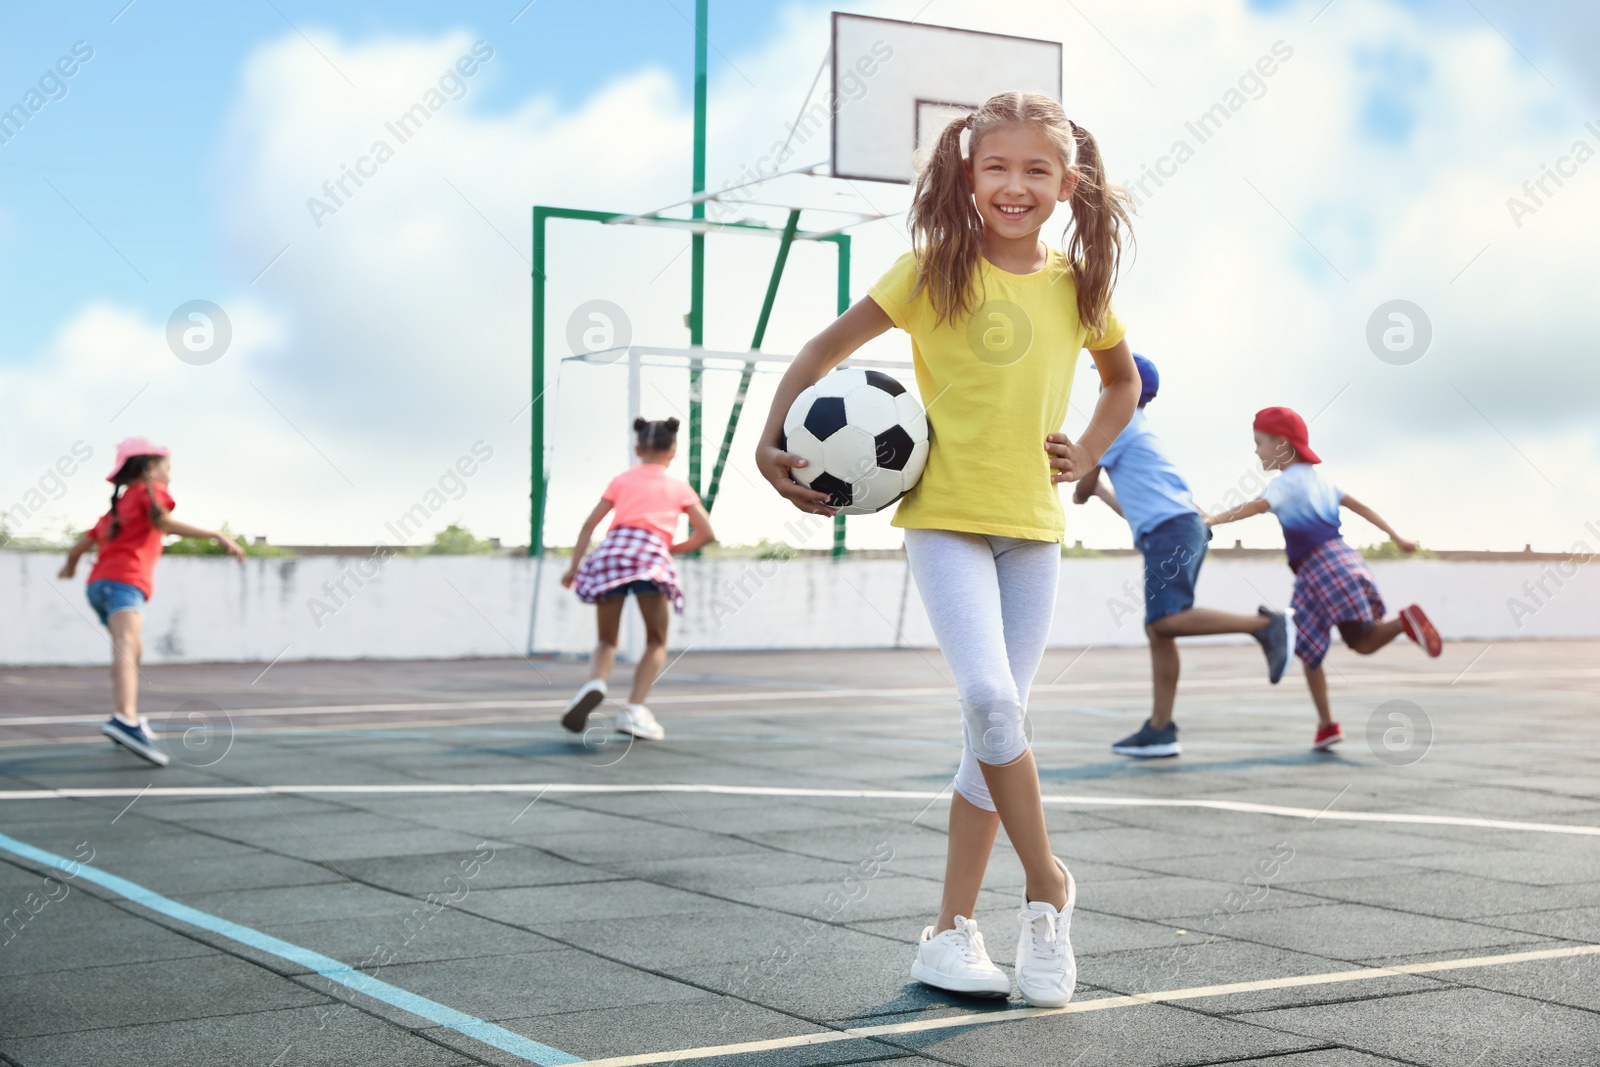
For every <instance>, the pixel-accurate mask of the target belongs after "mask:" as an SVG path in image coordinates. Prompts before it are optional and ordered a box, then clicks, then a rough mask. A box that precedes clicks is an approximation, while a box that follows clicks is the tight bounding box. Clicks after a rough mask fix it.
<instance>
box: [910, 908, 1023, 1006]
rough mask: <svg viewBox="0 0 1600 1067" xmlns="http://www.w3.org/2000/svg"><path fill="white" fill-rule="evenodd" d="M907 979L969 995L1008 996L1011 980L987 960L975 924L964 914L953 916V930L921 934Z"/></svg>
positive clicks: (930, 929) (929, 929)
mask: <svg viewBox="0 0 1600 1067" xmlns="http://www.w3.org/2000/svg"><path fill="white" fill-rule="evenodd" d="M911 977H912V978H915V979H916V980H917V981H919V982H921V983H922V984H923V985H929V986H932V987H933V988H935V989H945V990H948V991H950V992H952V993H966V994H968V995H969V996H988V997H1009V996H1010V995H1011V979H1009V978H1007V977H1006V972H1004V971H1002V970H1001V969H1000V968H998V967H996V966H995V965H994V962H993V961H992V960H990V959H989V953H988V950H986V949H985V948H984V947H983V935H982V934H980V933H978V924H977V923H975V922H973V921H972V920H971V919H969V918H967V917H966V916H965V915H957V916H956V928H955V929H954V930H946V931H945V932H944V933H942V934H937V935H936V934H934V932H933V927H931V926H930V927H928V928H927V929H925V930H923V931H922V941H921V943H920V944H918V945H917V959H916V962H915V963H913V964H912V965H911Z"/></svg>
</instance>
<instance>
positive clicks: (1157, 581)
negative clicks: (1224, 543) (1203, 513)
mask: <svg viewBox="0 0 1600 1067" xmlns="http://www.w3.org/2000/svg"><path fill="white" fill-rule="evenodd" d="M1210 540H1211V527H1209V526H1207V525H1206V523H1205V520H1204V519H1202V518H1201V517H1200V516H1199V515H1198V514H1190V515H1175V516H1173V517H1172V518H1170V519H1167V520H1166V521H1165V522H1162V523H1160V524H1158V525H1157V526H1156V527H1155V528H1154V529H1153V530H1151V531H1150V532H1149V533H1146V534H1145V535H1144V536H1143V537H1141V538H1140V539H1139V551H1141V552H1143V553H1144V621H1145V624H1146V625H1149V624H1150V623H1152V622H1155V621H1156V620H1157V619H1164V618H1166V617H1167V616H1168V615H1176V614H1177V613H1178V612H1180V611H1188V610H1189V609H1190V608H1192V607H1194V583H1195V581H1196V580H1197V579H1198V578H1199V577H1200V564H1201V563H1203V562H1205V558H1206V543H1207V542H1209V541H1210Z"/></svg>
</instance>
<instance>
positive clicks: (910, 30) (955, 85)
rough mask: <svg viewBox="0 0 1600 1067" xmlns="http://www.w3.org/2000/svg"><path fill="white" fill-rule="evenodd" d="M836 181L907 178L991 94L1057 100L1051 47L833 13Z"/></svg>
mask: <svg viewBox="0 0 1600 1067" xmlns="http://www.w3.org/2000/svg"><path fill="white" fill-rule="evenodd" d="M832 55H833V85H832V88H833V97H832V101H833V144H832V153H833V154H832V168H833V176H834V177H836V178H854V179H865V180H867V181H878V182H910V181H912V180H913V179H914V178H915V177H916V165H915V160H917V159H919V158H921V156H922V154H923V153H925V152H926V151H927V150H928V149H929V148H931V147H932V145H933V143H934V141H936V140H937V139H938V136H939V133H940V131H942V130H943V129H944V127H945V126H946V125H947V124H948V123H949V122H950V121H951V120H952V119H957V118H960V117H961V116H962V115H965V114H966V113H967V112H969V111H972V110H974V109H975V108H977V107H978V106H979V105H980V104H982V103H983V102H984V101H985V100H987V99H988V98H989V97H991V96H993V95H994V94H995V93H1002V92H1006V91H1007V90H1012V89H1022V90H1027V91H1031V92H1036V93H1044V94H1046V95H1048V96H1051V97H1054V98H1055V99H1057V100H1060V99H1061V63H1062V48H1061V42H1059V41H1040V40H1035V39H1033V38H1029V37H1011V36H1008V35H1006V34H1001V33H984V32H981V31H978V30H961V29H956V28H954V27H950V26H930V25H927V24H925V23H920V22H901V21H899V20H896V19H882V18H872V17H870V16H866V15H850V14H845V13H844V12H840V11H835V12H834V13H833V52H832Z"/></svg>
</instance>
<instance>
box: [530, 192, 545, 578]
mask: <svg viewBox="0 0 1600 1067" xmlns="http://www.w3.org/2000/svg"><path fill="white" fill-rule="evenodd" d="M547 218H548V214H547V213H546V211H545V209H544V208H542V207H535V208H534V209H533V353H532V356H531V358H532V360H533V412H532V416H531V418H530V422H531V423H532V426H531V428H530V431H529V433H530V435H531V437H532V444H531V448H532V465H531V466H530V467H529V481H531V482H532V483H533V484H532V487H531V488H530V490H529V496H530V497H531V500H530V504H531V507H530V513H529V517H528V523H529V529H528V555H530V556H533V557H534V558H536V559H537V558H538V557H539V556H540V555H542V554H543V552H544V491H545V469H544V228H545V220H546V219H547Z"/></svg>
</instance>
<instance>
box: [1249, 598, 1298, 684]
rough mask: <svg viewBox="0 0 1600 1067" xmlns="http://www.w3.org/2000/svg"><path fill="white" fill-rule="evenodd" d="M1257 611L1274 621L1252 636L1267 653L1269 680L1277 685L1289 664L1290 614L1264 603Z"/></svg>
mask: <svg viewBox="0 0 1600 1067" xmlns="http://www.w3.org/2000/svg"><path fill="white" fill-rule="evenodd" d="M1257 611H1258V612H1259V614H1262V615H1265V616H1266V617H1267V618H1269V619H1271V620H1272V621H1271V622H1269V623H1267V628H1266V629H1264V630H1257V631H1256V632H1255V633H1253V634H1251V635H1250V636H1251V637H1253V638H1255V639H1256V643H1257V644H1259V645H1260V646H1261V651H1263V652H1265V653H1266V654H1267V680H1268V681H1269V682H1271V683H1272V684H1273V685H1277V684H1278V682H1279V681H1280V680H1281V679H1282V678H1283V672H1284V670H1285V669H1286V668H1287V667H1288V666H1289V616H1287V615H1285V614H1284V613H1283V612H1281V611H1273V610H1272V609H1271V608H1268V607H1266V606H1264V605H1263V606H1262V607H1260V608H1258V609H1257Z"/></svg>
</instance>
